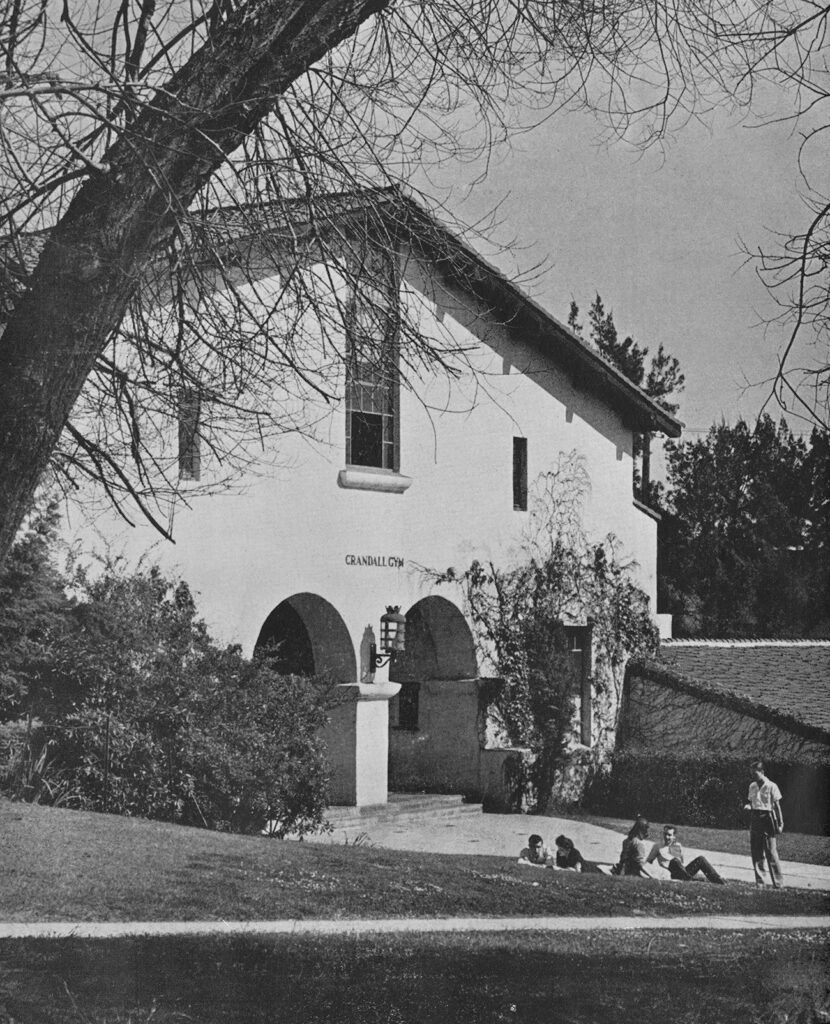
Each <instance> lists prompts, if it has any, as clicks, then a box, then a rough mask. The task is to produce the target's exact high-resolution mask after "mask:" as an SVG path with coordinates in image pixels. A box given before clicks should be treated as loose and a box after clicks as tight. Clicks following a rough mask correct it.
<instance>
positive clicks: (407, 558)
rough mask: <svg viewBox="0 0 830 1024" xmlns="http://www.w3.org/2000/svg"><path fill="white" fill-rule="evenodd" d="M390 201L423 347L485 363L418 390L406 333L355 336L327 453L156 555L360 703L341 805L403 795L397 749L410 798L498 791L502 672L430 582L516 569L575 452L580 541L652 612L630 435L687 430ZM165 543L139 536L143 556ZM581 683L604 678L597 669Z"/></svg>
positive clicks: (192, 468) (237, 630) (209, 606)
mask: <svg viewBox="0 0 830 1024" xmlns="http://www.w3.org/2000/svg"><path fill="white" fill-rule="evenodd" d="M389 202H390V204H391V203H393V202H394V204H395V216H396V218H397V219H398V220H399V221H400V222H402V223H403V218H402V217H401V210H402V209H404V210H405V211H406V214H407V216H406V220H405V223H406V230H405V232H403V233H402V234H401V236H400V249H399V253H398V258H397V266H396V267H395V268H394V270H395V273H394V275H393V280H394V281H395V282H396V288H397V289H398V296H397V297H396V299H395V301H400V302H401V303H403V304H404V306H405V308H406V310H407V315H408V318H409V320H410V321H411V322H413V323H417V325H418V328H419V330H420V331H421V333H422V334H423V335H425V336H426V337H434V338H436V339H441V344H443V345H446V343H447V339H450V341H451V344H452V346H454V347H455V348H456V349H457V350H458V351H461V350H463V351H464V352H465V359H464V361H463V362H466V363H467V365H466V366H464V367H463V369H462V370H461V371H460V375H459V376H457V377H456V378H455V379H452V380H451V379H450V378H448V376H447V374H446V373H444V372H443V371H441V370H440V369H439V368H437V367H436V368H433V369H424V370H422V371H421V373H420V376H419V379H417V380H413V379H412V374H410V384H409V386H400V380H399V378H398V375H397V361H398V360H399V358H400V354H399V352H398V351H397V348H396V346H397V339H396V338H395V337H393V335H392V332H390V333H389V336H388V337H386V338H384V339H379V338H374V339H373V340H371V342H370V343H369V344H368V345H367V350H368V349H369V348H371V353H372V354H373V357H375V356H376V357H377V361H376V362H375V363H374V364H373V363H372V359H370V358H367V357H366V353H365V352H363V353H361V352H358V351H356V342H355V338H354V337H351V338H350V337H349V336H348V335H349V331H346V330H345V329H344V339H345V341H344V346H345V348H346V351H347V352H348V353H350V355H349V358H348V359H347V360H346V365H345V367H344V368H343V369H342V371H341V382H340V386H339V396H340V400H339V402H336V403H332V404H326V403H325V402H323V401H321V402H320V406H319V408H317V409H315V410H314V413H313V416H310V417H309V419H312V420H314V421H315V424H316V425H315V435H316V440H315V441H309V439H308V437H306V436H301V435H299V434H296V435H290V434H288V435H286V436H285V437H284V439H283V440H282V442H281V444H280V450H279V459H278V460H275V461H274V464H273V466H272V467H271V468H270V469H269V470H268V471H267V472H259V473H257V474H256V475H252V476H251V478H250V480H249V481H247V482H246V485H245V486H244V487H243V488H242V489H241V490H240V491H239V492H238V493H224V494H223V493H220V494H217V495H215V496H210V497H195V498H193V500H192V501H191V502H190V507H189V508H188V507H185V506H180V507H179V508H178V509H177V512H176V517H175V523H174V534H175V540H176V543H175V546H172V545H159V546H158V547H157V548H156V552H157V554H158V557H159V558H160V559H161V560H163V562H164V563H165V564H166V565H167V566H168V567H172V568H174V569H175V570H176V571H178V572H179V573H180V574H181V575H182V576H183V578H184V579H186V580H187V581H188V583H189V584H190V585H191V587H192V589H193V591H194V592H195V593H196V594H197V598H198V604H199V609H200V612H201V614H202V615H203V616H204V618H205V619H206V621H207V623H208V626H209V628H210V629H211V631H212V632H213V633H214V634H215V635H216V636H217V637H219V638H220V639H222V640H224V641H227V642H238V643H240V644H241V645H242V647H243V649H244V651H245V652H246V653H251V652H253V651H254V650H255V648H256V647H257V645H261V644H263V643H264V642H266V641H272V642H275V643H279V644H281V647H280V654H279V658H280V662H281V664H282V666H283V667H284V668H285V669H286V670H289V669H290V670H293V671H299V672H306V673H330V674H332V675H333V676H334V677H335V678H336V679H337V680H338V681H339V682H341V683H343V684H348V685H350V686H351V691H350V692H351V694H352V696H353V697H354V700H353V701H352V702H351V703H350V704H349V705H344V708H345V710H343V714H342V716H341V719H338V718H337V716H336V717H335V719H334V720H333V722H332V727H331V729H330V730H329V745H330V750H331V752H332V758H333V761H334V762H335V766H336V769H337V771H336V778H335V784H334V793H333V800H334V802H336V803H355V802H356V803H375V802H381V801H382V800H385V798H386V788H387V776H386V756H387V754H386V745H387V743H388V744H389V772H390V777H391V781H392V784H393V785H394V786H406V787H409V788H426V789H430V788H434V789H442V790H445V791H447V790H449V791H454V792H462V791H463V792H478V793H482V792H484V791H486V790H487V787H488V782H487V778H488V777H489V775H492V774H493V773H494V772H495V774H498V771H499V770H500V768H499V765H500V763H501V761H500V758H501V755H500V754H498V752H495V751H489V750H488V747H487V740H486V737H485V736H483V735H482V724H481V719H480V716H479V715H478V713H477V709H478V708H479V697H478V693H479V682H478V680H479V676H480V675H483V674H486V670H485V667H484V666H482V665H480V664H479V661H478V658H477V655H476V651H475V649H474V645H473V641H472V635H471V632H470V628H469V625H468V623H467V622H466V621H465V618H464V615H463V609H462V608H461V607H460V605H459V604H458V603H457V595H453V593H452V592H451V591H449V590H448V589H447V588H445V587H444V588H434V587H433V586H432V585H431V584H430V583H429V581H428V579H427V577H426V576H425V574H424V572H423V571H422V570H423V568H424V567H426V568H428V569H435V570H443V569H446V568H447V567H449V566H455V567H458V568H461V569H463V568H466V567H467V566H468V565H469V564H470V562H471V561H472V560H473V559H474V558H478V559H488V560H493V561H494V562H495V563H497V564H507V563H508V562H509V561H510V559H511V558H512V557H514V556H515V555H516V553H517V552H518V550H519V547H520V545H521V542H522V538H523V533H524V531H525V529H526V527H527V522H528V516H529V514H530V512H529V510H528V508H529V504H530V503H531V502H532V500H533V497H532V496H533V488H534V481H535V480H536V479H537V478H538V477H539V476H540V474H543V473H545V472H548V471H550V470H552V469H553V468H555V467H556V466H557V465H558V464H560V463H561V460H562V459H563V458H564V457H565V456H567V455H569V454H570V453H578V455H579V456H580V457H581V460H582V465H583V467H584V469H585V471H586V473H587V477H588V479H589V483H590V486H589V489H588V491H587V493H586V494H585V498H584V513H583V514H584V518H583V527H584V530H585V532H586V533H587V534H588V535H589V536H593V537H596V538H597V539H600V538H603V537H605V536H606V535H608V534H614V535H616V537H617V538H618V540H619V543H620V546H621V550H622V552H623V554H624V555H625V556H626V557H627V558H630V559H631V560H632V561H633V562H635V563H636V566H637V568H636V572H637V574H638V577H639V582H640V584H641V586H642V587H643V588H644V589H645V591H646V593H648V594H649V595H650V596H651V602H652V607H653V608H654V606H655V601H656V548H657V543H656V541H657V522H656V519H655V516H654V514H653V513H651V512H650V511H649V510H648V509H647V508H646V507H645V506H643V505H642V504H640V503H639V502H638V501H637V500H636V499H635V498H634V496H633V491H632V477H633V461H632V460H633V451H634V437H635V435H636V434H638V433H652V432H662V433H663V434H667V435H669V436H677V435H678V434H679V432H680V425H679V424H678V422H677V421H676V420H675V419H673V418H672V417H671V416H670V415H668V414H667V413H666V412H665V411H664V410H663V409H661V408H660V407H659V406H657V405H656V404H655V403H653V402H652V401H651V400H650V399H649V398H647V397H646V396H645V394H644V393H643V392H642V391H641V390H640V389H638V388H637V387H635V386H633V385H632V384H631V383H630V382H629V381H628V380H627V379H626V378H624V377H623V376H622V375H621V374H620V373H619V372H618V371H617V370H616V369H614V368H613V367H611V366H609V365H608V364H607V363H606V362H605V361H604V360H603V359H602V358H601V357H600V356H599V355H598V354H597V353H596V352H595V351H593V350H592V349H590V348H589V347H588V346H587V345H586V344H585V343H584V342H583V341H582V340H581V339H579V338H578V337H576V336H575V335H574V334H572V333H571V332H570V331H569V330H568V329H567V328H566V327H565V326H563V325H562V324H561V323H559V322H558V321H557V320H555V319H554V318H553V317H551V316H550V315H549V314H548V313H547V312H546V311H545V310H543V309H542V308H540V307H539V306H538V305H537V304H536V303H534V302H533V301H532V300H531V299H530V298H528V297H527V296H526V295H524V294H523V293H522V292H521V291H520V290H519V289H518V288H517V287H516V286H515V285H513V284H512V283H511V282H510V281H508V280H507V279H506V278H505V277H503V276H502V275H501V274H500V273H498V272H497V271H496V270H494V269H493V268H492V267H491V266H489V265H488V264H487V263H486V262H485V261H483V260H482V259H481V258H480V257H478V256H477V255H476V254H475V253H474V252H473V251H472V250H470V249H468V248H466V247H465V246H464V245H463V244H462V243H461V242H459V241H458V240H457V239H455V238H454V237H453V236H452V235H450V234H449V233H448V232H446V231H445V230H444V229H442V228H441V227H440V226H439V225H437V224H436V223H435V221H434V220H432V218H430V217H429V216H428V215H427V214H426V213H424V211H423V210H421V209H420V208H419V207H417V206H415V204H414V203H412V202H411V201H409V200H406V199H403V198H401V196H400V195H398V194H395V195H394V196H390V199H389ZM421 229H423V230H421ZM436 239H437V240H439V242H440V245H439V244H437V243H436ZM269 275H271V276H273V280H274V282H275V285H274V287H277V285H278V282H279V270H278V268H276V267H270V268H269V267H267V266H263V268H262V280H263V282H265V283H266V284H267V279H268V277H269ZM359 319H360V318H359V315H358V316H357V317H356V318H355V322H356V323H357V322H358V321H359ZM390 322H391V321H390ZM350 330H351V331H352V332H354V330H355V328H354V327H352V328H350ZM364 341H365V338H364ZM378 353H380V355H378ZM456 365H457V366H460V365H462V363H458V362H457V363H456ZM379 367H380V369H379ZM347 368H348V370H347ZM197 445H198V427H197V428H196V430H195V432H194V433H193V437H192V444H191V446H190V451H189V452H182V460H183V462H182V467H183V471H184V474H185V476H187V475H198V476H199V477H200V478H201V479H200V484H204V483H205V482H206V481H209V478H210V474H211V472H212V466H211V461H210V457H209V455H208V453H207V452H206V451H202V452H200V453H197V455H198V457H197V458H196V459H195V461H194V448H195V446H197ZM185 486H187V485H185ZM194 486H195V485H194ZM99 525H100V523H99ZM155 540H156V538H154V537H152V533H151V531H150V530H149V528H146V529H145V528H139V529H138V530H136V531H132V536H131V537H130V540H129V548H130V549H134V548H135V549H141V548H142V547H144V546H146V545H147V544H149V543H151V542H155ZM390 605H396V606H399V607H400V609H401V611H402V612H404V613H405V614H406V617H407V650H406V653H405V655H404V656H403V657H399V658H398V659H397V661H396V662H395V663H394V664H393V665H392V667H391V672H390V670H389V669H388V668H386V667H384V668H381V669H379V670H378V671H377V672H374V671H373V666H372V664H371V663H370V659H369V643H370V642H371V641H372V640H375V641H379V639H380V637H379V620H380V617H381V614H382V613H383V612H384V610H385V609H386V607H387V606H390ZM577 625H578V624H577ZM387 672H389V674H390V675H391V678H392V680H396V681H398V682H401V683H403V684H404V690H403V693H402V694H401V696H394V694H395V693H396V691H397V686H389V685H387V684H385V683H384V682H383V681H384V680H386V679H387ZM585 675H586V679H587V685H588V686H590V680H589V676H590V670H589V667H588V668H586V671H585ZM390 696H391V697H393V699H392V702H391V705H390V702H389V698H390ZM583 739H584V741H586V742H590V721H588V723H587V734H586V735H585V736H584V737H583ZM502 760H503V759H502ZM488 773H489V775H488Z"/></svg>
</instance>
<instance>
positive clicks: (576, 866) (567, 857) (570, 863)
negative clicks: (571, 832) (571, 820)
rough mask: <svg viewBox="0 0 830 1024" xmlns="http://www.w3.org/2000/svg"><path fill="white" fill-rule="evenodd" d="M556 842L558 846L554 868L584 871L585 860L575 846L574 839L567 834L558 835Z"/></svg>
mask: <svg viewBox="0 0 830 1024" xmlns="http://www.w3.org/2000/svg"><path fill="white" fill-rule="evenodd" d="M554 844H555V846H556V859H555V861H554V862H553V866H554V868H556V869H557V870H558V871H582V870H583V869H584V867H585V860H584V858H583V856H582V854H581V853H580V852H579V850H577V848H576V847H575V846H574V841H573V839H568V837H567V836H557V837H556V839H555V840H554Z"/></svg>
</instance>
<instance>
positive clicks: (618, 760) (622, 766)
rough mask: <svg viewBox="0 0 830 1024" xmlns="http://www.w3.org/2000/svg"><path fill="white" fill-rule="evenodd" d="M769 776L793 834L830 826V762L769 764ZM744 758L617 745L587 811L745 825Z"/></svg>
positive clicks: (746, 780)
mask: <svg viewBox="0 0 830 1024" xmlns="http://www.w3.org/2000/svg"><path fill="white" fill-rule="evenodd" d="M765 764H766V766H767V774H768V775H769V777H770V778H772V779H774V780H775V782H776V783H777V784H778V785H779V786H780V788H781V791H782V793H783V797H784V799H783V808H784V821H785V825H786V828H787V830H788V831H793V832H806V833H818V834H827V833H828V831H830V800H829V799H828V797H830V768H828V767H827V766H826V765H820V764H815V765H805V764H799V765H796V764H789V763H786V762H775V761H765ZM749 782H750V779H749V772H748V768H747V761H746V758H739V757H734V756H724V757H717V756H715V755H704V756H696V755H692V754H689V753H687V752H684V751H679V752H678V753H677V755H673V756H670V755H666V754H651V753H648V752H645V751H640V750H617V751H616V752H615V754H614V756H613V758H612V760H611V764H610V767H609V768H608V769H606V770H604V771H603V772H601V773H600V774H598V775H597V776H596V777H595V779H594V781H593V783H592V785H591V787H590V788H589V790H588V792H587V793H586V796H585V801H584V806H585V807H586V809H588V810H592V811H596V812H597V813H601V814H609V815H613V816H614V817H631V818H634V817H635V816H636V815H638V814H643V815H645V816H646V817H648V818H653V819H654V820H656V821H677V822H678V823H681V824H684V825H701V826H703V827H709V828H741V827H744V826H745V825H746V824H747V821H746V817H745V815H744V812H743V805H744V803H745V801H746V795H747V791H748V789H749Z"/></svg>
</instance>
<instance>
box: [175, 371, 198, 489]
mask: <svg viewBox="0 0 830 1024" xmlns="http://www.w3.org/2000/svg"><path fill="white" fill-rule="evenodd" d="M200 413H201V400H200V397H199V392H198V391H197V390H196V389H195V388H182V389H181V391H180V392H179V479H180V480H198V479H199V478H200V476H201V473H202V452H201V446H200V443H199V416H200Z"/></svg>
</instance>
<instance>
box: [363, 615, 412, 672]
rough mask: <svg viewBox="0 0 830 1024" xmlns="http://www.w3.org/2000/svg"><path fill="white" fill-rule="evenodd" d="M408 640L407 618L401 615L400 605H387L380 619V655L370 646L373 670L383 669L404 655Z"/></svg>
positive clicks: (370, 659) (373, 646) (375, 648)
mask: <svg viewBox="0 0 830 1024" xmlns="http://www.w3.org/2000/svg"><path fill="white" fill-rule="evenodd" d="M405 639H406V616H405V615H402V614H401V609H400V605H397V604H395V605H387V606H386V612H385V613H384V614H383V615H381V617H380V653H378V649H377V647H376V646H375V645H374V644H370V646H369V661H370V664H371V666H372V669H373V670H374V669H376V668H383V666H384V665H388V664H390V663H391V662H393V661H394V660H395V655H396V654H400V653H402V651H403V649H404V642H405Z"/></svg>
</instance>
